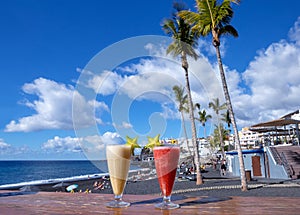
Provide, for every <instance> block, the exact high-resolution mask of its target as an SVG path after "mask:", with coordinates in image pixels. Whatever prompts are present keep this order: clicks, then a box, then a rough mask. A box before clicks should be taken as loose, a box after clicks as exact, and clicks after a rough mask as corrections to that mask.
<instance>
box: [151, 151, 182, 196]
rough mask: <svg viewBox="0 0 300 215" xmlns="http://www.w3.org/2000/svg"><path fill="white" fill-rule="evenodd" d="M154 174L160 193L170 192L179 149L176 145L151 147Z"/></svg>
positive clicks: (168, 193) (169, 193)
mask: <svg viewBox="0 0 300 215" xmlns="http://www.w3.org/2000/svg"><path fill="white" fill-rule="evenodd" d="M153 154H154V160H155V168H156V174H157V177H158V182H159V186H160V189H161V191H162V194H163V195H164V196H170V195H171V193H172V189H173V185H174V181H175V176H176V171H177V165H178V160H179V154H180V149H179V147H177V146H159V147H154V149H153Z"/></svg>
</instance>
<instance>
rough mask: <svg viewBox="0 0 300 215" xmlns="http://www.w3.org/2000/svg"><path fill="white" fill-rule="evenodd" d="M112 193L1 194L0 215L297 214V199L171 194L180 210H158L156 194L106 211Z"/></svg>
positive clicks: (135, 197)
mask: <svg viewBox="0 0 300 215" xmlns="http://www.w3.org/2000/svg"><path fill="white" fill-rule="evenodd" d="M112 197H113V196H112V195H111V194H99V193H97V194H94V193H64V192H36V193H35V192H20V191H6V190H1V191H0V214H3V215H27V214H30V215H33V214H38V215H40V214H43V215H45V214H51V215H61V214H72V215H74V214H83V215H90V214H93V215H96V214H116V215H125V214H130V215H132V214H141V215H142V214H164V215H165V214H181V215H182V214H202V215H203V214H213V215H217V214H226V215H231V214H238V215H243V214H251V215H252V214H272V215H274V214H285V215H288V214H299V211H300V205H299V202H300V198H295V197H293V198H289V197H241V196H239V197H207V196H189V195H188V194H186V195H185V194H183V195H174V196H173V198H172V201H173V202H175V203H177V204H179V205H180V208H178V209H173V210H159V209H155V208H154V204H155V203H157V202H160V201H161V197H159V196H157V195H155V196H154V195H126V196H124V200H126V201H128V202H130V203H131V206H129V207H127V208H122V209H112V208H107V207H106V206H105V204H106V203H107V202H108V201H111V199H112Z"/></svg>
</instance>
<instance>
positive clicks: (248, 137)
mask: <svg viewBox="0 0 300 215" xmlns="http://www.w3.org/2000/svg"><path fill="white" fill-rule="evenodd" d="M261 137H262V134H261V133H258V132H254V131H250V130H249V128H248V127H245V128H242V130H241V131H239V138H240V144H241V148H242V149H253V148H259V143H260V141H261Z"/></svg>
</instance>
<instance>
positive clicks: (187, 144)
mask: <svg viewBox="0 0 300 215" xmlns="http://www.w3.org/2000/svg"><path fill="white" fill-rule="evenodd" d="M180 113H181V119H182V128H183V132H184V136H185V141H186V147H187V150H188V152H189V154H190V155H191V156H192V152H191V149H190V146H189V139H188V136H187V132H186V127H185V124H184V115H183V112H182V111H181V112H180Z"/></svg>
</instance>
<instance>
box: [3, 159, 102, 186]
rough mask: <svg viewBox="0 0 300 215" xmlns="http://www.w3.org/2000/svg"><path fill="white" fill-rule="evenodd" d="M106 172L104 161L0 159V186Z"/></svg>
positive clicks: (67, 178) (65, 178) (69, 178)
mask: <svg viewBox="0 0 300 215" xmlns="http://www.w3.org/2000/svg"><path fill="white" fill-rule="evenodd" d="M104 174H107V165H106V161H93V162H90V161H70V160H68V161H0V188H5V187H9V186H13V185H20V184H23V185H27V184H39V183H40V184H42V183H53V182H56V181H61V180H74V179H85V178H89V177H98V176H99V175H100V176H101V175H104Z"/></svg>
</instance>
